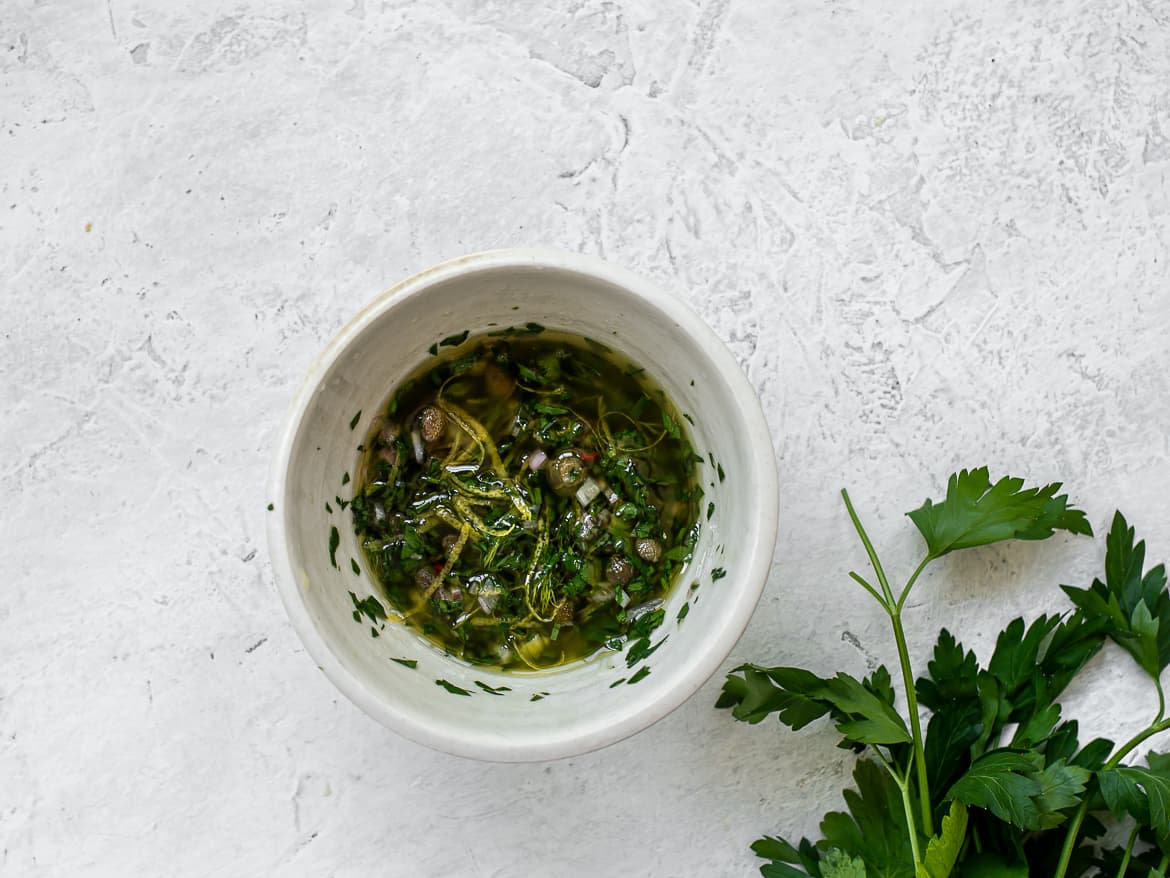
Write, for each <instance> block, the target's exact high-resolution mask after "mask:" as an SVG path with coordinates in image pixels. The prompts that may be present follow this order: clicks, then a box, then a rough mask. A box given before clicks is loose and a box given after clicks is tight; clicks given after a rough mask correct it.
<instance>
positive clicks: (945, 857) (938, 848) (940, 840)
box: [918, 801, 967, 878]
mask: <svg viewBox="0 0 1170 878" xmlns="http://www.w3.org/2000/svg"><path fill="white" fill-rule="evenodd" d="M966 837H967V809H966V808H965V807H964V806H963V803H962V802H959V801H953V802H951V810H950V813H948V814H947V816H946V817H944V818H943V821H942V829H941V831H940V832H939V834H938V835H936V836H934V837H933V838H931V839H930V841H929V842H928V843H927V845H926V856H925V857H924V858H923V861H922V867H923V868H921V869H920V870H919V872H918V875H919V878H948V876H949V875H950V874H951V872H952V871H953V870H954V868H955V862H956V861H957V860H958V859H959V852H960V851H961V850H962V848H963V841H964V839H966Z"/></svg>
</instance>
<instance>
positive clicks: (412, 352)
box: [268, 250, 777, 762]
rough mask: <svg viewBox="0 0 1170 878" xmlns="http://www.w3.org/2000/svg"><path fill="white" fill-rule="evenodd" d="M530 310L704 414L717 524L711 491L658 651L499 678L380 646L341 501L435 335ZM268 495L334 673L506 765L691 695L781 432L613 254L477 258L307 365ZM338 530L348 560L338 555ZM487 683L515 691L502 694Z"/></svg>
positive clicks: (433, 733) (771, 486) (383, 717)
mask: <svg viewBox="0 0 1170 878" xmlns="http://www.w3.org/2000/svg"><path fill="white" fill-rule="evenodd" d="M528 321H534V322H537V323H540V324H543V325H545V326H547V327H548V328H550V329H561V330H566V331H569V332H575V333H579V334H582V335H586V336H590V337H592V338H595V339H598V340H604V341H605V343H606V344H608V345H609V346H611V347H613V348H615V349H616V350H618V351H620V352H621V353H623V354H625V355H626V356H628V357H629V358H630V359H631V360H633V361H634V362H636V363H639V364H640V365H642V366H644V367H645V368H646V369H647V370H648V372H649V373H650V374H651V375H653V376H654V378H655V379H656V380H657V381H658V382H659V383H660V384H661V385H662V387H663V388H664V389H665V390H666V392H667V393H668V394H669V395H670V397H671V398H672V399H673V400H674V402H675V403H676V404H677V405H678V407H679V409H680V410H681V411H683V412H686V413H689V414H690V415H691V416H692V417H693V418H694V421H695V425H694V426H693V427H691V429H690V432H691V439H692V441H693V443H694V446H695V448H696V450H697V451H699V453H700V454H702V456H703V457H704V458H707V462H705V463H704V464H702V466H701V473H702V482H703V487H704V489H705V491H706V496H705V497H704V503H703V506H704V515H705V514H706V502H707V501H710V502H711V503H713V504H714V514H713V515H712V516H711V517H710V519H709V520H704V521H703V528H702V534H701V537H700V538H699V541H698V543H697V545H696V550H695V553H694V559H693V560H692V562H691V563H690V564H689V565H688V567H687V568H686V569H685V570H684V571H683V573H682V579H681V581H680V583H679V585H678V586H677V587H676V588H675V589H674V590H673V591H672V593H671V594H670V596H669V598H668V600H667V604H666V621H665V622H664V623H663V625H662V627H661V628H659V629H658V631H656V632H655V642H657V640H659V639H661V638H662V637H663V636H664V635H665V636H666V640H665V642H664V643H663V644H662V646H661V648H659V649H658V650H657V651H656V652H655V653H654V654H653V655H652V656H650V658H648V659H646V660H645V661H643V662H642V663H640V664H638V665H637V666H636V667H635V668H634V669H633V670H631V669H629V668H627V666H626V657H625V655H624V654H622V653H620V652H613V651H609V650H602V651H601V652H599V653H595V654H594V655H593V656H591V657H589V658H588V659H585V660H582V661H580V662H577V663H575V664H572V665H568V666H564V667H562V668H560V669H556V670H551V671H546V672H539V673H531V672H530V673H524V674H519V673H514V672H510V673H505V672H501V671H492V670H488V669H484V668H482V667H475V666H471V665H469V664H466V663H464V662H463V661H461V660H459V659H457V658H454V657H452V656H449V655H446V654H444V653H443V652H442V651H441V650H440V649H439V648H438V647H436V646H434V645H432V644H430V643H429V642H427V641H425V640H424V639H422V638H421V637H419V636H418V635H416V634H415V633H414V632H412V631H411V630H409V629H408V628H406V627H405V626H403V625H400V624H388V625H386V626H385V629H384V630H383V631H381V633H380V636H379V637H377V638H374V637H372V636H371V633H370V625H369V624H368V622H366V623H365V624H357V623H355V621H354V618H353V610H354V607H353V602H352V600H351V598H350V594H349V593H350V592H351V591H352V592H354V593H355V594H356V595H357V597H358V598H359V599H360V598H364V597H365V596H367V595H370V594H375V595H380V591H379V590H378V587H377V586H376V585H375V583H374V582H373V581H372V580H371V579H370V578H369V576H368V574H367V573H366V572H365V565H364V563H363V559H362V553H361V550H360V547H359V546H358V544H357V540H356V538H355V536H354V532H353V529H352V527H351V524H350V519H349V514H348V512H346V511H343V510H341V509H340V508H338V504H337V502H336V499H335V498H338V497H340V498H341V499H342V500H345V499H347V498H348V497H349V496H350V492H351V490H352V489H353V484H352V483H350V482H348V481H347V483H344V484H343V474H345V473H356V471H357V465H358V461H359V458H360V454H359V452H358V450H357V446H358V444H359V443H360V442H361V441H362V438H363V437H364V435H365V433H366V429H367V427H368V426H369V424H370V422H371V419H373V418H374V417H375V416H376V415H377V414H378V412H379V411H380V410H381V408H382V407H383V406H384V405H385V403H386V401H387V399H388V398H389V394H390V392H391V390H392V389H393V387H394V386H395V384H397V383H398V381H399V380H401V379H402V378H403V377H405V376H406V375H407V374H408V373H409V372H410V371H411V370H413V369H414V368H416V367H417V366H418V365H419V364H420V363H422V362H423V360H424V359H425V358H427V356H428V352H427V348H428V347H429V346H430V345H431V344H432V343H434V342H435V341H436V340H438V339H442V338H444V337H446V336H450V335H453V334H457V333H460V332H462V331H463V330H465V329H469V330H471V332H472V334H475V333H476V332H479V331H484V330H487V329H489V328H490V327H492V326H508V325H511V324H520V325H522V324H524V323H526V322H528ZM359 411H360V412H361V417H360V418H359V419H358V422H357V423H356V424H355V425H354V427H353V429H351V426H350V422H351V420H352V419H353V418H354V416H355V414H356V413H357V412H359ZM712 460H713V461H715V463H716V465H715V466H713V465H712V464H711V462H710V461H712ZM720 466H721V467H722V473H723V477H721V476H720V475H719V469H718V468H717V467H720ZM269 491H270V493H269V499H270V500H271V501H272V503H273V506H274V510H273V511H272V512H270V513H269V527H268V542H269V548H270V551H271V554H272V564H273V569H274V571H275V574H276V581H277V585H278V587H279V590H280V595H281V598H282V599H283V601H284V605H285V608H286V609H287V610H288V614H289V618H290V619H291V620H292V623H293V626H294V627H295V628H296V631H297V633H298V634H299V635H300V637H301V639H302V640H303V641H304V643H305V646H306V648H307V649H308V651H309V653H310V654H311V655H312V656H313V658H314V659H316V661H317V664H318V665H319V666H320V667H321V669H322V670H323V671H324V672H325V673H326V675H328V677H329V679H330V680H332V681H333V682H334V683H335V684H336V685H337V687H338V688H339V689H340V690H341V691H342V692H344V693H345V694H346V695H347V696H348V697H349V698H350V699H352V700H353V701H354V702H355V703H356V704H357V705H358V706H359V707H361V708H362V709H363V710H365V711H366V712H367V713H369V714H370V715H371V716H373V717H374V718H375V719H377V720H378V721H380V722H382V723H383V724H385V725H386V726H388V727H389V728H391V729H393V730H395V731H396V732H399V733H400V734H402V735H405V736H406V737H408V738H410V739H412V740H414V741H417V742H419V743H421V744H425V745H427V746H430V747H434V748H436V749H439V750H445V751H447V752H449V753H454V754H458V755H460V756H470V757H475V758H479V759H489V760H497V761H509V762H519V761H537V760H543V759H555V758H559V757H564V756H571V755H574V754H579V753H584V752H587V751H589V750H594V749H597V748H598V747H603V746H605V745H607V744H612V743H613V742H615V741H618V740H621V739H622V738H624V737H626V736H628V735H631V734H633V733H634V732H637V731H639V730H641V729H643V728H645V727H646V726H648V725H650V724H651V723H653V722H655V721H656V720H658V719H660V718H662V717H663V716H665V715H666V714H667V713H669V712H670V711H671V710H673V709H674V708H675V707H678V706H679V705H680V704H682V702H683V701H685V700H686V699H687V698H688V697H689V696H690V695H692V694H693V693H694V692H695V691H696V690H697V689H698V688H699V687H700V686H701V685H702V684H703V683H704V681H706V680H707V679H708V678H709V677H710V676H711V674H712V673H714V672H715V670H716V669H717V668H718V667H719V665H720V663H721V662H722V661H723V660H724V659H725V658H726V657H727V654H728V653H729V652H730V651H731V648H732V647H733V646H734V645H735V642H736V640H738V638H739V636H740V635H741V634H742V632H743V629H744V627H745V626H746V625H747V622H748V619H749V617H750V616H751V614H752V611H753V610H754V609H755V606H756V603H757V601H758V600H759V597H760V593H761V591H762V589H763V586H764V581H765V579H766V578H767V574H768V569H769V566H770V564H771V561H772V553H773V548H774V544H775V538H776V507H777V482H776V464H775V457H774V455H773V451H772V443H771V439H770V437H769V435H768V429H767V426H766V424H765V422H764V417H763V414H762V412H761V411H760V406H759V401H758V400H757V398H756V396H755V393H754V391H753V390H752V388H751V386H750V385H749V384H748V382H747V380H746V379H745V378H744V376H743V373H742V372H741V371H740V369H739V367H738V365H737V364H736V362H735V360H734V359H733V357H732V356H731V354H730V353H729V352H728V350H727V349H726V348H725V347H724V346H723V344H722V343H721V342H720V341H719V339H718V338H717V337H716V336H715V334H714V333H713V332H712V331H711V330H710V329H709V328H708V327H707V326H706V324H704V323H703V322H702V320H700V319H699V317H698V316H696V315H695V314H694V313H693V312H692V311H691V310H690V308H688V307H687V306H686V305H684V304H683V303H682V302H681V301H679V299H678V298H676V297H675V296H672V295H669V294H667V293H664V292H662V291H661V290H659V289H657V288H656V287H654V286H653V285H652V284H650V283H647V282H646V281H645V280H643V279H642V278H639V277H637V276H635V275H633V274H631V273H629V272H627V271H624V270H622V269H619V268H615V267H614V266H611V265H608V264H606V263H604V262H601V261H599V260H597V259H593V258H589V257H585V256H579V255H574V254H569V253H561V252H556V251H542V250H501V251H495V252H489V253H480V254H476V255H472V256H467V257H463V258H461V259H456V260H453V261H451V262H446V263H443V264H442V265H438V266H436V267H434V268H431V269H428V270H427V271H424V272H422V273H420V274H417V275H415V276H414V277H411V278H409V279H408V280H405V281H403V282H402V283H400V284H398V285H397V286H396V287H394V288H392V289H390V290H389V291H387V292H386V293H384V294H382V295H381V296H379V297H378V298H377V299H375V300H374V301H373V302H371V303H370V304H369V305H367V306H366V307H365V308H364V309H363V310H362V311H361V312H360V313H358V314H357V316H355V317H354V318H353V319H352V320H351V321H350V322H349V323H348V324H346V325H345V326H344V327H343V328H342V329H341V331H340V332H338V333H337V335H336V336H335V337H334V338H333V340H332V341H331V342H329V344H328V346H326V348H325V350H324V351H323V352H322V353H321V355H320V356H319V357H318V358H317V360H316V362H314V363H313V366H312V368H311V369H310V370H309V374H308V377H307V378H306V380H305V383H304V385H303V386H302V387H301V389H300V392H299V393H298V394H297V396H296V399H295V400H294V402H293V405H292V411H291V413H290V415H289V418H288V422H287V425H286V426H285V428H284V432H283V434H282V435H281V437H280V442H279V447H278V449H277V453H276V459H275V461H274V464H273V468H272V475H271V482H270V486H269ZM326 503H329V506H330V508H331V509H332V512H329V511H327V510H326ZM334 527H335V528H336V529H337V532H338V536H339V539H340V543H339V545H338V546H337V549H336V552H335V557H336V562H337V563H336V566H334V564H333V563H332V561H331V557H330V551H329V542H330V532H331V529H332V528H334ZM350 559H355V560H356V561H357V563H358V566H359V568H360V569H361V572H360V574H355V572H354V570H353V567H352V565H351V563H350ZM720 570H723V571H726V575H720V572H719V571H720ZM713 571H715V573H714V575H713ZM693 583H697V586H695V587H692V584H693ZM684 604H687V605H688V610H687V613H686V615H685V620H683V621H681V622H680V621H679V620H678V618H677V617H678V615H679V611H680V609H681V608H682V607H683V605H684ZM392 659H405V660H408V661H413V662H417V666H416V667H414V668H411V667H408V666H407V665H404V664H401V663H399V662H395V661H392ZM646 668H648V669H649V672H648V673H647V672H646V671H644V670H643V669H646ZM635 674H637V679H635ZM436 681H445V683H446V684H449V685H448V686H445V685H444V684H443V683H437V682H436ZM480 683H483V684H486V685H487V686H491V687H497V688H498V687H504V686H506V687H508V690H507V691H504V692H502V693H500V694H492V693H490V692H488V691H487V690H486V689H484V688H483V687H482V686H480V685H479V684H480ZM450 687H455V688H457V689H462V690H465V691H466V692H469V693H471V694H470V695H461V694H459V693H458V692H455V691H452V690H451V688H450Z"/></svg>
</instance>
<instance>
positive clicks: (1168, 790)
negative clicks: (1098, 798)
mask: <svg viewBox="0 0 1170 878" xmlns="http://www.w3.org/2000/svg"><path fill="white" fill-rule="evenodd" d="M1146 761H1147V764H1148V766H1149V767H1148V768H1141V767H1138V766H1122V767H1120V768H1114V769H1109V770H1106V771H1101V772H1098V774H1097V780H1098V782H1099V783H1100V787H1101V795H1102V796H1103V797H1104V799H1105V803H1106V804H1107V805H1108V806H1109V810H1110V811H1112V812H1113V813H1114V814H1116V815H1117V816H1118V817H1123V816H1125V815H1128V816H1130V817H1133V818H1134V819H1135V820H1136V821H1137V822H1138V823H1139V824H1141V825H1143V826H1148V827H1150V828H1152V829H1153V830H1154V836H1155V839H1156V840H1157V843H1158V847H1160V848H1161V849H1162V851H1163V852H1164V853H1166V854H1170V753H1150V754H1148V756H1147V757H1146Z"/></svg>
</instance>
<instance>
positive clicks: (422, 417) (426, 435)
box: [418, 405, 447, 444]
mask: <svg viewBox="0 0 1170 878" xmlns="http://www.w3.org/2000/svg"><path fill="white" fill-rule="evenodd" d="M418 422H419V428H420V430H421V432H422V437H423V441H424V442H426V443H428V444H429V443H431V442H436V441H438V439H439V437H440V436H442V435H443V433H444V432H445V431H446V429H447V416H446V415H445V414H443V410H442V409H441V408H439V407H438V406H433V405H428V406H427V407H426V408H424V409H423V410H422V411H421V412H419V415H418Z"/></svg>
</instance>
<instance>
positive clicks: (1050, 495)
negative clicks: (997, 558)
mask: <svg viewBox="0 0 1170 878" xmlns="http://www.w3.org/2000/svg"><path fill="white" fill-rule="evenodd" d="M1023 485H1024V480H1023V479H1016V478H1012V477H1010V476H1007V477H1004V478H1002V479H1000V480H999V481H998V482H996V483H995V484H994V485H993V484H992V483H991V478H990V476H989V475H988V470H987V467H980V468H979V469H974V470H962V471H961V472H959V473H956V474H955V475H952V476H951V478H950V480H949V481H948V482H947V496H946V499H945V500H943V501H942V502H941V503H938V504H935V503H933V502H931V501H930V500H927V501H926V502H925V503H923V504H922V506H920V507H919V508H918V509H915V510H914V511H913V512H908V513H906V514H907V515H908V516H909V517H910V520H911V521H913V522H914V525H915V526H916V527H917V528H918V530H919V532H921V534H922V537H923V539H924V540H926V546H927V552H928V556H929V557H931V558H940V557H942V556H943V555H945V554H947V553H948V552H953V551H954V550H955V549H967V548H971V547H973V546H986V545H988V544H990V543H998V542H1002V541H1003V540H1012V539H1016V540H1043V539H1047V538H1048V537H1050V536H1052V534H1053V532H1054V531H1057V530H1065V531H1068V532H1069V533H1075V534H1086V535H1092V533H1093V530H1092V528H1091V527H1090V526H1089V522H1088V519H1086V518H1085V514H1084V513H1083V512H1081V511H1080V510H1079V509H1071V508H1069V506H1068V496H1067V495H1065V494H1060V495H1057V493H1056V492H1057V491H1059V490H1060V483H1059V482H1053V483H1052V484H1051V485H1048V486H1046V487H1044V488H1024V487H1023Z"/></svg>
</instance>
